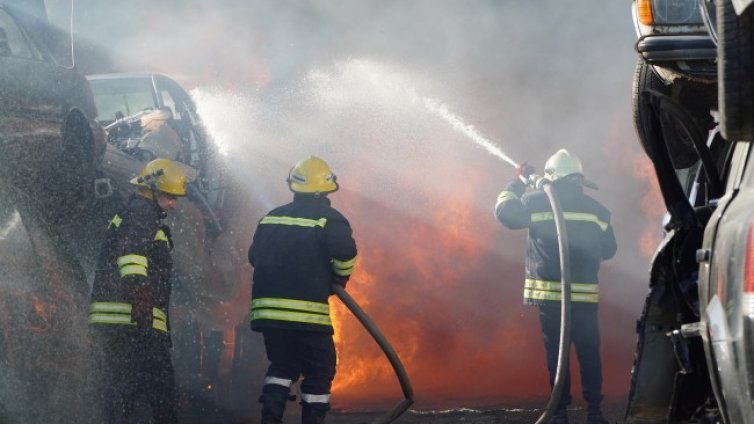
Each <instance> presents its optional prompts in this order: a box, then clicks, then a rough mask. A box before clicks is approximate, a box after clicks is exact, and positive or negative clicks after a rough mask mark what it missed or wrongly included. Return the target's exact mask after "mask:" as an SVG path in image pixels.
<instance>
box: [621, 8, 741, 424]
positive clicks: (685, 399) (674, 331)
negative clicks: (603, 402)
mask: <svg viewBox="0 0 754 424" xmlns="http://www.w3.org/2000/svg"><path fill="white" fill-rule="evenodd" d="M639 3H640V2H639ZM657 3H658V2H655V4H657ZM664 3H665V4H666V5H676V6H678V7H679V8H685V9H684V10H687V11H690V10H692V8H693V7H696V8H698V10H699V15H698V16H701V17H702V19H703V21H704V23H705V25H704V27H706V30H707V31H708V35H707V37H708V38H709V40H710V41H711V42H712V43H713V45H715V55H714V57H713V59H714V63H715V65H716V69H715V71H716V72H715V74H713V75H711V77H710V78H708V77H707V76H706V75H705V73H704V72H702V71H704V70H705V69H706V68H705V66H703V65H704V63H703V62H704V61H703V60H702V61H696V62H693V63H696V65H699V66H697V67H687V68H685V69H681V68H679V67H677V66H674V65H668V63H667V62H662V63H659V62H657V61H654V60H653V58H652V56H651V55H647V54H646V53H647V52H646V49H642V46H641V45H639V44H637V51H639V53H640V57H639V61H638V64H637V70H636V78H635V80H634V93H633V98H634V120H635V124H636V130H637V135H638V136H639V140H640V141H641V143H642V146H643V147H644V149H645V151H646V153H647V155H648V156H649V158H650V159H651V161H652V164H653V165H654V168H655V171H656V174H657V177H658V182H659V185H660V190H661V192H662V195H663V198H664V201H665V205H666V207H667V210H668V216H669V219H668V222H667V225H666V226H665V230H666V234H665V238H664V240H663V242H662V243H661V244H660V246H658V249H657V252H656V254H655V256H654V258H653V260H652V264H651V268H650V275H649V288H650V292H649V294H648V296H647V298H646V302H645V305H644V309H643V311H642V314H641V317H640V319H639V321H638V323H637V334H638V340H637V348H636V357H635V362H634V368H633V370H632V380H631V388H630V394H629V402H628V409H627V413H626V423H634V424H639V423H641V424H648V423H671V422H684V423H685V422H705V423H706V422H709V423H719V422H722V423H726V424H734V423H735V424H739V423H743V424H748V423H754V408H753V406H752V405H753V402H754V397H753V394H754V306H753V305H754V232H752V230H751V227H752V223H754V216H753V214H752V212H751V211H752V210H754V209H752V205H754V191H752V188H754V155H753V154H752V147H751V144H752V143H751V142H752V140H754V137H752V136H751V134H749V133H747V131H748V130H747V128H748V127H747V125H750V123H751V120H752V119H754V116H752V114H754V113H752V112H751V110H752V109H751V104H752V103H751V100H752V97H753V96H752V92H751V90H752V87H751V81H752V78H754V68H752V67H751V63H754V61H752V58H754V43H753V42H752V41H754V25H752V23H753V22H754V21H752V19H753V17H754V7H752V6H751V4H752V3H753V2H751V1H737V0H714V1H713V0H702V1H698V2H697V1H696V0H674V1H665V2H664ZM736 3H738V5H736ZM644 4H645V5H646V4H653V2H649V1H646V2H644ZM635 5H636V3H635ZM636 10H637V9H636V8H635V9H634V11H635V12H634V19H636V17H637V13H636ZM696 21H698V18H696ZM678 28H681V29H682V30H683V31H688V30H690V29H691V28H692V27H691V26H679V27H678ZM658 36H659V35H658ZM640 37H641V35H640ZM695 37H704V36H703V35H701V34H699V35H695ZM726 38H727V40H726ZM671 40H672V39H671ZM641 41H642V39H641V38H640V41H639V42H640V43H641ZM663 42H664V40H663ZM705 43H706V42H705ZM648 45H649V44H644V45H643V47H647V46H648ZM658 45H659V44H658ZM689 45H691V44H686V46H687V47H688V46H689ZM690 63H692V62H686V64H687V65H688V64H690ZM668 75H672V76H673V77H672V78H668V77H667V76H668ZM747 81H748V83H747ZM731 105H732V106H733V110H734V113H731ZM747 110H748V112H747ZM747 123H748V124H747Z"/></svg>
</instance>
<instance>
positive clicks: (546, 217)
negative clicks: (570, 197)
mask: <svg viewBox="0 0 754 424" xmlns="http://www.w3.org/2000/svg"><path fill="white" fill-rule="evenodd" d="M563 218H565V220H566V221H584V222H593V223H595V224H597V225H598V226H599V227H600V228H601V229H602V231H605V230H607V226H608V223H607V222H605V221H600V219H599V217H597V215H595V214H593V213H583V212H564V213H563ZM553 219H554V218H553V215H552V212H537V213H533V214H531V222H544V221H552V220H553Z"/></svg>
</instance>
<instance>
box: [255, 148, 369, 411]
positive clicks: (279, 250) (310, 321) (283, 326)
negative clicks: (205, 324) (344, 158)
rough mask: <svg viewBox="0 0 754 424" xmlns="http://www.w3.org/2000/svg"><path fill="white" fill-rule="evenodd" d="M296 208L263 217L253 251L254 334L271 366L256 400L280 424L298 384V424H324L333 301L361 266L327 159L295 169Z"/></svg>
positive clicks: (291, 179) (291, 180)
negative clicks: (335, 199) (334, 289)
mask: <svg viewBox="0 0 754 424" xmlns="http://www.w3.org/2000/svg"><path fill="white" fill-rule="evenodd" d="M287 181H288V186H289V188H290V189H291V191H293V193H294V194H293V202H291V203H288V204H286V205H283V206H280V207H277V208H275V209H273V210H272V211H270V212H269V213H268V214H267V215H266V216H264V217H263V218H262V219H261V220H260V221H259V224H258V226H257V229H256V231H255V233H254V237H253V241H252V243H251V247H250V248H249V262H250V263H251V265H252V266H253V267H254V276H253V280H254V282H253V286H252V294H251V328H252V330H254V331H258V332H261V333H262V335H263V336H264V344H265V349H266V352H267V359H268V360H269V361H270V365H269V368H268V369H267V374H266V376H265V379H264V385H263V387H262V395H261V397H260V398H259V401H260V403H261V404H262V421H261V422H262V424H272V423H281V422H282V419H283V413H284V411H285V406H286V402H287V401H288V399H289V392H290V388H291V385H292V384H293V383H294V382H296V381H298V379H299V377H300V376H303V381H302V382H301V387H300V394H301V405H302V410H301V422H302V423H303V424H318V423H323V422H324V420H325V415H326V414H327V411H328V410H329V409H330V388H331V386H332V381H333V379H334V377H335V363H336V353H335V344H334V342H333V326H332V322H331V319H330V306H329V304H328V298H329V296H330V295H331V294H332V293H331V289H330V286H331V285H332V284H340V285H341V286H343V287H345V285H346V282H347V281H348V279H349V277H350V276H351V273H352V272H353V269H354V264H355V262H356V243H355V242H354V239H353V237H352V231H351V226H350V224H349V223H348V220H347V219H346V218H345V217H344V216H343V215H342V214H341V213H340V212H338V211H337V210H335V209H334V208H333V207H331V206H330V200H329V199H328V198H327V195H328V194H329V193H332V192H334V191H336V190H337V189H338V184H337V181H336V177H335V175H334V174H333V173H332V171H331V170H330V167H329V166H328V165H327V163H326V162H325V161H323V160H322V159H320V158H318V157H315V156H310V157H308V158H306V159H303V160H301V161H299V162H298V163H297V164H296V166H294V167H293V169H291V171H290V173H289V176H288V180H287Z"/></svg>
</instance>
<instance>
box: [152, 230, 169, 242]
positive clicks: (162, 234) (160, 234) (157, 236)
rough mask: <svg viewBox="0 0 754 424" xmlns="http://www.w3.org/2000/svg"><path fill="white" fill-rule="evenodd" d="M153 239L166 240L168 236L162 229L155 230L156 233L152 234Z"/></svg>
mask: <svg viewBox="0 0 754 424" xmlns="http://www.w3.org/2000/svg"><path fill="white" fill-rule="evenodd" d="M154 239H155V240H159V241H168V236H167V235H165V232H164V231H162V230H157V234H155V235H154Z"/></svg>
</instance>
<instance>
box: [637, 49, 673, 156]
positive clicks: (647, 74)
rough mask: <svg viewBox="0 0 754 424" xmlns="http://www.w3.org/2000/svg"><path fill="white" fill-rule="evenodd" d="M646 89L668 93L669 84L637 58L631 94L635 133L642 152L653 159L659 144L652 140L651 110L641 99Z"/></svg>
mask: <svg viewBox="0 0 754 424" xmlns="http://www.w3.org/2000/svg"><path fill="white" fill-rule="evenodd" d="M647 90H654V91H658V92H660V93H663V94H669V93H670V86H669V85H667V84H665V83H664V82H663V81H662V79H660V77H659V76H657V74H655V73H654V71H652V68H651V67H650V66H649V65H648V64H647V63H646V62H645V61H644V60H643V59H642V58H638V59H637V60H636V68H635V70H634V82H633V93H632V95H631V105H632V107H633V118H634V127H635V129H636V135H637V136H639V142H640V143H641V146H642V147H643V148H644V153H646V154H647V156H649V158H650V159H653V158H655V156H656V153H655V152H656V149H657V148H658V147H661V146H656V145H654V143H653V142H652V140H654V139H655V137H654V134H653V133H652V131H653V129H652V123H651V121H652V113H653V111H652V109H651V108H649V107H647V105H646V103H645V102H644V101H643V100H642V93H643V92H645V91H647Z"/></svg>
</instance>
